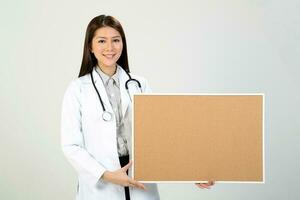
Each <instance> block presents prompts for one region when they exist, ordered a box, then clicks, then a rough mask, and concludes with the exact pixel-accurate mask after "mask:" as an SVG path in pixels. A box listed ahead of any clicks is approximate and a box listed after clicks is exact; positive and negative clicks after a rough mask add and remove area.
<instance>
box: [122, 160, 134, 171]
mask: <svg viewBox="0 0 300 200" xmlns="http://www.w3.org/2000/svg"><path fill="white" fill-rule="evenodd" d="M131 165H132V161H131V160H130V161H129V163H128V164H127V165H125V166H124V167H122V171H124V172H126V171H127V170H128V169H129V168H130V167H131Z"/></svg>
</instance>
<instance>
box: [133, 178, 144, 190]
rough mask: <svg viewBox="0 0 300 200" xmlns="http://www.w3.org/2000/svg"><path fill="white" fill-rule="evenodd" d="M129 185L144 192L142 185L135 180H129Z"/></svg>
mask: <svg viewBox="0 0 300 200" xmlns="http://www.w3.org/2000/svg"><path fill="white" fill-rule="evenodd" d="M129 184H131V185H132V186H133V187H137V188H140V189H143V190H146V187H145V185H144V184H142V183H140V182H138V181H136V180H133V179H130V180H129Z"/></svg>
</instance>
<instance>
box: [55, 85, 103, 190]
mask: <svg viewBox="0 0 300 200" xmlns="http://www.w3.org/2000/svg"><path fill="white" fill-rule="evenodd" d="M61 145H62V150H63V153H64V154H65V156H66V157H67V159H68V161H69V162H70V163H71V165H72V166H73V167H74V168H75V170H76V171H77V173H78V175H79V176H80V177H81V178H82V179H83V180H84V181H85V182H86V183H87V184H91V185H95V184H96V183H97V182H98V181H101V180H100V177H101V176H102V175H103V173H104V172H105V170H106V169H105V168H104V167H103V166H102V165H101V164H99V163H98V162H97V161H96V160H95V159H94V158H93V157H92V156H91V155H90V154H89V153H88V152H87V151H86V149H85V147H84V138H83V133H82V126H81V104H80V85H79V83H78V82H76V80H75V81H73V82H72V83H71V84H70V85H69V87H68V89H67V91H66V93H65V95H64V99H63V105H62V115H61Z"/></svg>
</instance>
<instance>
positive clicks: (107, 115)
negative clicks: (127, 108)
mask: <svg viewBox="0 0 300 200" xmlns="http://www.w3.org/2000/svg"><path fill="white" fill-rule="evenodd" d="M124 71H125V72H126V74H127V76H128V77H129V79H128V80H127V81H126V82H125V88H126V91H127V94H128V96H129V98H130V101H131V102H132V99H131V96H130V93H129V87H128V85H129V83H130V81H133V82H135V83H136V84H137V85H138V87H139V90H140V92H141V93H142V86H141V83H140V82H139V81H138V80H136V79H133V78H131V76H130V74H129V73H128V72H127V71H126V70H124ZM90 75H91V79H92V83H93V86H94V88H95V90H96V92H97V95H98V98H99V101H100V103H101V106H102V110H103V113H102V119H103V120H104V121H106V122H108V121H111V120H112V118H113V114H112V113H111V112H108V111H107V110H106V109H105V106H104V103H103V101H102V98H101V96H100V93H99V91H98V89H97V87H96V85H95V82H94V77H93V71H92V72H91V73H90ZM100 78H101V77H100ZM101 80H102V78H101ZM102 83H103V80H102ZM103 85H104V83H103Z"/></svg>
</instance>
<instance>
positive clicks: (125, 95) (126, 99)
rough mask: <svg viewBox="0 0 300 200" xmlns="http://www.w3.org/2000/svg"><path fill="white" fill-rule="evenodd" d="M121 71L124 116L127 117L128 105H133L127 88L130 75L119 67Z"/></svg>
mask: <svg viewBox="0 0 300 200" xmlns="http://www.w3.org/2000/svg"><path fill="white" fill-rule="evenodd" d="M118 67H119V69H120V71H119V72H120V75H119V78H120V93H121V102H122V114H123V116H125V113H126V110H127V108H128V105H129V104H130V103H131V101H130V99H129V96H128V93H127V90H126V88H125V83H126V81H127V80H128V79H129V77H128V75H127V74H126V72H125V71H124V69H123V68H122V67H120V66H118Z"/></svg>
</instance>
